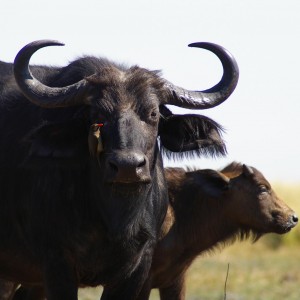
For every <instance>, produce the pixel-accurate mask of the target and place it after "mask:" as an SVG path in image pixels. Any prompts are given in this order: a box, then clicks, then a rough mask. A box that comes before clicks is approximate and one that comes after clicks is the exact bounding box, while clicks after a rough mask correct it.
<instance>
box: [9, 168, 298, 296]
mask: <svg viewBox="0 0 300 300" xmlns="http://www.w3.org/2000/svg"><path fill="white" fill-rule="evenodd" d="M165 172H166V178H167V182H168V187H169V196H170V205H169V209H168V213H167V216H166V218H165V221H164V224H163V228H162V232H161V240H160V242H159V243H158V245H157V247H156V250H155V255H154V259H153V266H152V269H151V273H150V280H149V282H150V284H151V285H152V288H159V291H160V297H161V300H183V299H184V298H185V273H186V271H187V269H188V268H189V266H190V265H191V263H192V262H193V260H194V259H195V258H196V257H197V256H198V255H199V254H201V253H202V252H204V251H206V250H210V249H212V248H213V247H215V246H217V245H218V244H222V243H225V242H233V241H235V240H236V239H245V238H248V237H250V236H252V237H253V238H254V240H257V239H258V238H259V237H260V236H261V235H263V234H265V233H270V232H274V233H278V234H282V233H286V232H288V231H290V230H291V229H292V228H293V227H294V226H295V225H296V224H297V221H298V218H297V216H296V214H295V213H294V211H292V210H291V209H290V208H289V207H288V206H287V205H286V204H285V203H284V202H283V201H282V200H281V199H279V198H278V197H277V195H276V194H275V192H274V191H273V190H272V188H271V186H270V183H269V182H268V181H267V180H266V179H265V178H264V176H263V175H262V174H261V173H260V172H259V171H258V170H256V169H255V168H250V167H248V166H246V165H241V164H238V163H235V162H234V163H231V164H230V165H229V166H227V167H226V168H224V169H223V170H222V171H221V172H217V171H214V170H209V169H208V170H197V171H188V172H186V171H185V170H183V169H179V168H168V169H166V170H165ZM33 291H34V289H31V291H30V292H29V291H26V290H25V289H22V288H21V289H19V291H18V292H17V295H16V297H15V298H14V299H32V300H33V299H34V300H37V299H41V298H40V297H32V296H29V298H25V296H26V295H25V294H26V293H27V296H28V295H29V294H30V293H31V294H33ZM35 291H36V292H37V289H36V290H35ZM23 293H24V295H23ZM37 294H38V293H37ZM20 295H23V296H21V297H20ZM148 296H149V295H145V294H143V293H142V294H141V295H140V298H139V299H140V300H142V299H148Z"/></svg>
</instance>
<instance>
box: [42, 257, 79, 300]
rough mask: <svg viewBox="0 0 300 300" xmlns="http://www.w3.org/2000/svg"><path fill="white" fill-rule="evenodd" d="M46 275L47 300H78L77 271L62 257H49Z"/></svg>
mask: <svg viewBox="0 0 300 300" xmlns="http://www.w3.org/2000/svg"><path fill="white" fill-rule="evenodd" d="M44 274H45V279H44V286H45V292H46V298H47V300H78V282H77V279H76V275H75V271H74V270H73V269H72V267H71V266H70V265H69V264H67V262H66V261H65V260H64V258H63V257H62V256H58V255H55V256H52V257H51V258H50V259H49V257H48V260H47V263H46V266H45V273H44Z"/></svg>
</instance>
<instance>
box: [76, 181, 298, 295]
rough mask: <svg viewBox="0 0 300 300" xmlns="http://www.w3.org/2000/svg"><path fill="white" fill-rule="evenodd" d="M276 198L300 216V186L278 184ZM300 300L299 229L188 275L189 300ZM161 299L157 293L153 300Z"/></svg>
mask: <svg viewBox="0 0 300 300" xmlns="http://www.w3.org/2000/svg"><path fill="white" fill-rule="evenodd" d="M274 189H275V190H276V192H277V194H278V195H279V196H281V198H282V199H284V200H285V202H286V203H288V205H289V206H290V207H292V208H293V209H294V210H295V211H296V212H298V215H300V184H299V185H282V184H275V185H274ZM228 264H229V266H230V268H229V275H228V280H227V289H226V300H261V299H263V300H283V299H284V300H299V299H300V225H299V226H297V227H296V228H295V229H294V230H293V231H292V232H290V233H288V234H286V235H283V236H278V235H269V236H265V237H263V238H262V239H261V240H259V241H258V242H257V243H255V244H251V243H250V242H243V243H236V244H235V245H232V246H230V247H227V248H226V249H224V250H223V251H222V252H221V253H214V254H213V255H205V256H201V257H199V258H198V259H197V260H196V261H195V263H194V264H193V266H192V267H191V269H190V270H189V272H188V282H187V300H197V299H199V300H200V299H201V300H211V299H213V300H223V299H224V283H225V278H226V272H227V266H228ZM100 294H101V289H83V290H81V291H80V299H81V300H92V299H99V296H100ZM156 299H159V297H158V293H157V291H155V290H154V291H153V292H152V294H151V300H156Z"/></svg>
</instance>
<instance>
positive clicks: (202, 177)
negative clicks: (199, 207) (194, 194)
mask: <svg viewBox="0 0 300 300" xmlns="http://www.w3.org/2000/svg"><path fill="white" fill-rule="evenodd" d="M189 176H192V177H193V180H194V182H195V183H196V184H197V188H198V189H201V191H202V192H203V193H205V194H207V195H208V196H211V197H219V196H221V195H222V193H224V192H226V191H227V190H229V188H230V179H229V178H228V177H226V176H225V175H224V174H222V173H220V172H217V171H215V170H211V169H204V170H198V171H194V172H190V173H189Z"/></svg>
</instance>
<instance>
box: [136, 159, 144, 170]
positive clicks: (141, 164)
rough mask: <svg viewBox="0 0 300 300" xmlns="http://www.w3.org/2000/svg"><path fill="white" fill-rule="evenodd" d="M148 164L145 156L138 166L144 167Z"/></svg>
mask: <svg viewBox="0 0 300 300" xmlns="http://www.w3.org/2000/svg"><path fill="white" fill-rule="evenodd" d="M145 165H146V159H145V158H144V159H143V160H142V161H141V162H140V163H139V164H138V165H137V168H142V167H143V166H145Z"/></svg>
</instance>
